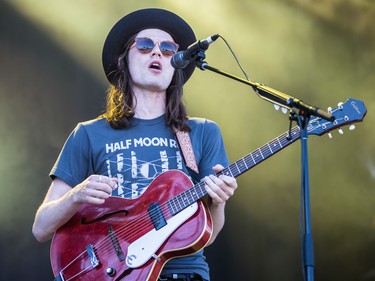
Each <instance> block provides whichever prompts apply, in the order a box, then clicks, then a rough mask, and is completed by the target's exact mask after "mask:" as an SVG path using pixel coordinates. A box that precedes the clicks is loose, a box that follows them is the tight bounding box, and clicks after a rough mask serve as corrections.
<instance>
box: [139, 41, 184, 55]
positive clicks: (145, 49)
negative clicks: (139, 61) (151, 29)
mask: <svg viewBox="0 0 375 281" xmlns="http://www.w3.org/2000/svg"><path fill="white" fill-rule="evenodd" d="M156 43H158V44H159V49H160V51H161V53H162V54H163V55H164V56H173V55H174V54H176V53H177V50H178V47H179V46H178V44H176V43H174V42H171V41H162V42H154V41H153V40H152V39H150V38H148V37H139V38H135V46H136V47H137V49H138V51H140V52H141V53H142V54H147V53H150V52H151V51H152V50H153V49H154V48H155V45H156Z"/></svg>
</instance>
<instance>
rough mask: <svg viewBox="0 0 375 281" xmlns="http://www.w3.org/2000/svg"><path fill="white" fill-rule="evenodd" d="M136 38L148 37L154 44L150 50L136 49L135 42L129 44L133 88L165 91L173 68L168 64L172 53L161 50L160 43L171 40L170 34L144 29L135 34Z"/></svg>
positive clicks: (158, 30)
mask: <svg viewBox="0 0 375 281" xmlns="http://www.w3.org/2000/svg"><path fill="white" fill-rule="evenodd" d="M137 38H150V39H151V40H152V41H154V42H155V46H154V47H153V48H152V45H151V48H152V50H151V51H150V52H145V51H142V50H138V49H137V47H136V45H135V43H134V44H133V45H132V46H131V48H130V50H129V54H128V60H129V71H130V75H131V77H132V79H133V83H134V89H133V90H134V91H136V90H137V89H141V90H149V91H157V92H165V90H166V89H167V88H168V86H169V85H170V83H171V80H172V77H173V74H174V71H175V70H174V68H173V67H172V66H171V64H170V60H171V58H172V55H173V54H172V53H170V52H165V51H163V52H162V51H161V50H160V49H161V47H160V44H161V42H164V41H168V42H173V39H172V36H171V35H170V34H169V33H167V32H165V31H162V30H160V29H145V30H142V31H141V32H139V33H138V34H137V36H136V40H137ZM149 46H150V45H149ZM162 47H163V44H162ZM162 49H163V48H162Z"/></svg>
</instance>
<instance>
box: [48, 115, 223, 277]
mask: <svg viewBox="0 0 375 281" xmlns="http://www.w3.org/2000/svg"><path fill="white" fill-rule="evenodd" d="M188 124H189V126H190V127H191V132H190V138H191V142H192V146H193V151H194V155H195V157H196V161H197V164H198V168H199V175H195V174H194V175H193V177H194V178H192V180H193V181H194V182H197V181H199V180H200V179H201V178H203V177H204V176H206V175H209V174H212V173H213V171H212V167H213V166H214V165H216V164H221V165H223V166H224V167H226V166H228V165H229V162H228V158H227V154H226V152H225V148H224V143H223V139H222V136H221V132H220V129H219V127H218V126H217V124H216V123H214V122H212V121H210V120H207V119H202V118H190V119H189V120H188ZM168 170H179V171H182V172H184V173H186V174H187V175H189V173H188V171H187V169H186V167H185V163H184V160H183V155H182V153H181V152H180V150H179V147H178V143H177V140H176V138H175V136H174V134H173V133H172V132H171V130H170V129H169V128H168V127H166V125H165V115H162V116H160V117H158V118H155V119H151V120H142V119H137V118H132V119H131V126H130V127H129V128H126V129H120V130H118V129H113V128H111V126H110V125H109V123H108V122H107V121H106V120H105V119H104V118H100V119H94V120H90V121H87V122H82V123H79V124H78V125H77V126H76V128H75V129H74V130H73V132H72V133H71V134H70V136H69V138H68V139H67V141H66V142H65V144H64V147H63V149H62V151H61V153H60V155H59V157H58V159H57V161H56V163H55V165H54V167H53V168H52V170H51V173H50V176H51V177H52V178H55V177H58V178H60V179H61V180H63V181H64V182H66V183H67V184H68V185H70V186H72V187H74V186H76V185H77V184H79V183H81V182H82V181H84V180H85V179H86V178H87V177H88V176H90V175H92V174H98V175H105V176H108V177H112V178H117V179H118V187H117V188H116V189H115V190H114V191H113V193H112V195H113V196H119V197H123V198H127V199H134V198H138V197H139V196H141V195H142V193H143V192H144V191H145V190H146V189H147V187H148V186H149V184H150V183H151V182H152V181H153V180H154V179H155V178H156V177H157V176H158V175H160V174H161V173H163V172H165V171H168ZM189 176H190V175H189ZM190 272H194V273H197V274H200V275H201V276H202V277H203V278H205V279H206V280H209V269H208V265H207V263H206V261H205V257H204V255H203V250H202V251H199V252H197V253H195V254H193V255H190V256H186V257H179V258H174V259H172V260H170V261H168V262H167V263H166V265H165V266H164V268H163V272H162V274H168V273H190Z"/></svg>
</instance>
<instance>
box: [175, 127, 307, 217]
mask: <svg viewBox="0 0 375 281" xmlns="http://www.w3.org/2000/svg"><path fill="white" fill-rule="evenodd" d="M299 138H300V128H299V127H298V126H295V127H293V128H292V129H291V130H290V132H289V131H288V132H285V133H284V134H282V135H280V136H278V137H277V138H275V139H273V140H272V141H270V142H268V143H266V144H265V145H263V146H261V147H259V148H258V149H256V150H254V151H253V152H251V153H249V154H248V155H246V156H244V157H242V158H241V159H239V160H238V161H236V162H234V163H232V164H231V165H229V166H228V167H226V168H225V169H224V170H222V171H221V172H219V173H217V174H216V176H220V175H228V176H232V177H238V176H240V175H242V174H243V173H245V172H246V171H248V170H250V169H251V168H253V167H255V166H256V165H258V164H260V163H261V162H263V161H264V160H266V159H268V158H269V157H271V156H273V155H274V154H276V153H277V152H279V151H281V150H282V149H284V148H285V147H287V146H288V145H290V144H292V143H293V142H295V141H296V140H298V139H299ZM204 185H205V183H204V182H203V181H202V182H199V183H198V184H196V185H194V186H192V187H191V188H189V189H187V190H186V191H184V192H182V193H181V194H179V195H177V196H176V197H174V198H171V199H170V200H169V201H168V206H169V208H170V210H171V212H172V214H177V213H178V212H180V211H181V210H183V209H185V208H187V207H188V206H190V205H191V204H193V203H194V202H196V201H198V200H199V199H201V198H203V197H204V196H205V195H206V194H207V191H206V189H205V188H204Z"/></svg>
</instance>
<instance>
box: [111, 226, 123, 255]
mask: <svg viewBox="0 0 375 281" xmlns="http://www.w3.org/2000/svg"><path fill="white" fill-rule="evenodd" d="M108 234H109V238H110V239H111V242H112V245H113V248H114V249H115V252H116V255H117V257H118V258H119V260H120V261H123V260H124V259H125V256H124V253H123V252H122V249H121V247H120V244H119V242H118V239H117V236H116V233H115V230H114V229H113V227H112V226H110V227H109V228H108Z"/></svg>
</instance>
